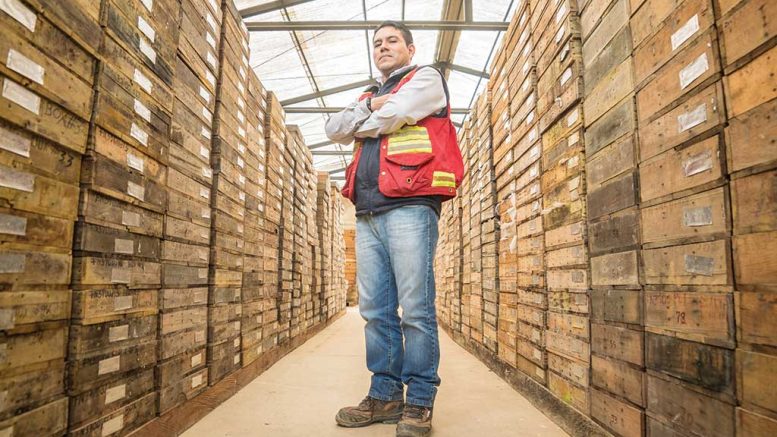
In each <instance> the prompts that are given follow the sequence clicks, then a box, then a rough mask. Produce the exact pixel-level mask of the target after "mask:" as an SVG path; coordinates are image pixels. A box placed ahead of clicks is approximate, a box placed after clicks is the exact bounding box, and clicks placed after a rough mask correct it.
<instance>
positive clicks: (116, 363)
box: [97, 355, 121, 376]
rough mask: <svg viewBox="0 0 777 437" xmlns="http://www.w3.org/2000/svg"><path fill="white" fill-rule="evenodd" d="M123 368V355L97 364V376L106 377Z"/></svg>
mask: <svg viewBox="0 0 777 437" xmlns="http://www.w3.org/2000/svg"><path fill="white" fill-rule="evenodd" d="M120 368H121V355H116V356H115V357H110V358H106V359H104V360H102V361H100V362H99V363H98V364H97V375H98V376H99V375H105V374H106V373H112V372H115V371H117V370H119V369H120Z"/></svg>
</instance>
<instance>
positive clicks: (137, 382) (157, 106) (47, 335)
mask: <svg viewBox="0 0 777 437" xmlns="http://www.w3.org/2000/svg"><path fill="white" fill-rule="evenodd" d="M0 24H2V25H1V26H0V34H2V38H1V40H2V42H1V43H0V50H2V53H0V58H2V60H3V62H2V64H0V80H1V81H2V83H3V88H2V97H1V98H0V103H1V104H2V106H1V107H0V137H1V138H2V140H1V141H0V241H1V242H2V246H1V247H0V290H2V291H0V330H1V332H0V351H2V353H0V399H2V402H0V434H2V435H14V436H55V435H57V436H58V435H63V434H65V433H67V434H68V435H74V436H93V435H102V436H107V435H111V436H122V435H127V434H129V433H130V432H133V431H134V430H137V429H138V428H141V427H144V428H143V430H145V431H144V432H145V433H146V434H148V435H175V434H176V433H178V432H180V431H182V430H183V429H185V428H186V427H187V426H189V425H191V423H193V421H195V420H197V418H199V417H201V416H202V415H204V414H206V413H207V411H209V410H208V408H213V407H214V406H215V404H217V403H218V402H220V401H223V399H224V398H225V397H227V396H229V395H231V394H232V393H234V392H235V391H236V390H237V388H239V386H241V384H243V385H244V384H246V383H247V382H248V381H250V380H251V379H252V378H253V377H255V376H256V375H257V374H258V373H260V372H261V371H263V370H264V369H266V368H267V367H268V366H269V365H271V364H272V363H273V362H275V361H277V360H278V359H279V358H280V357H281V356H283V354H285V353H288V351H289V350H291V349H292V348H293V347H296V346H297V345H299V344H300V343H301V342H303V341H305V340H306V339H307V338H309V336H310V335H313V334H314V333H315V332H317V331H318V330H320V329H321V328H322V327H323V326H325V325H326V324H328V323H330V322H331V321H332V320H333V319H334V318H335V317H336V316H337V315H338V314H341V312H342V310H343V309H344V307H345V277H344V273H343V272H344V265H345V259H344V246H343V228H342V225H341V218H342V216H343V213H344V211H343V204H342V200H341V196H340V195H339V191H338V189H337V187H336V186H335V185H333V184H332V183H331V182H330V180H329V176H328V175H327V174H318V173H316V172H315V171H314V169H313V160H312V156H311V153H310V151H309V150H308V148H307V147H306V146H305V144H304V141H303V139H302V136H301V134H300V132H299V130H298V129H296V128H295V127H293V126H286V124H285V115H284V113H283V109H282V107H281V106H280V103H279V102H278V99H277V98H276V97H275V96H274V95H273V94H272V93H267V92H266V90H265V89H264V88H263V86H262V84H261V82H260V80H259V78H257V77H256V75H255V74H254V73H253V71H252V69H251V68H250V66H249V65H248V57H249V47H248V33H247V31H246V29H245V26H244V25H243V24H242V21H241V19H240V17H239V14H238V13H237V10H236V8H235V6H234V4H232V2H231V0H226V1H224V2H223V3H222V2H221V1H220V0H219V1H217V0H182V1H178V0H156V1H151V0H121V1H120V0H103V1H100V2H97V1H80V0H68V1H56V2H52V1H39V0H9V1H3V2H0ZM157 416H160V417H159V418H158V419H155V418H157Z"/></svg>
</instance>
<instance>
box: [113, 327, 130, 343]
mask: <svg viewBox="0 0 777 437" xmlns="http://www.w3.org/2000/svg"><path fill="white" fill-rule="evenodd" d="M128 338H129V325H121V326H113V327H111V328H110V329H108V342H109V343H113V342H115V341H122V340H127V339H128Z"/></svg>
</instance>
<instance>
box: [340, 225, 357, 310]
mask: <svg viewBox="0 0 777 437" xmlns="http://www.w3.org/2000/svg"><path fill="white" fill-rule="evenodd" d="M343 238H344V239H345V280H346V281H347V297H348V306H356V305H358V304H359V291H358V289H357V284H356V229H346V230H345V231H344V234H343Z"/></svg>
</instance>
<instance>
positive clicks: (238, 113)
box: [237, 111, 246, 123]
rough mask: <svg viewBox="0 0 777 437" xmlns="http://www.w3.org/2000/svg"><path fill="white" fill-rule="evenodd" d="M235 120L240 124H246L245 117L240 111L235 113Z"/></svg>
mask: <svg viewBox="0 0 777 437" xmlns="http://www.w3.org/2000/svg"><path fill="white" fill-rule="evenodd" d="M237 119H238V120H239V121H240V122H241V123H245V122H246V116H245V114H243V112H242V111H237Z"/></svg>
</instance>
